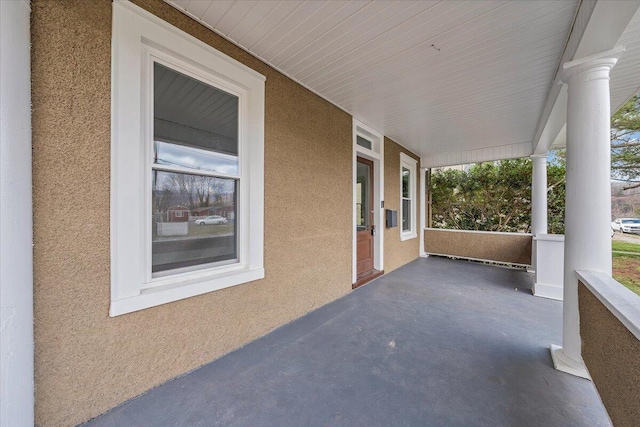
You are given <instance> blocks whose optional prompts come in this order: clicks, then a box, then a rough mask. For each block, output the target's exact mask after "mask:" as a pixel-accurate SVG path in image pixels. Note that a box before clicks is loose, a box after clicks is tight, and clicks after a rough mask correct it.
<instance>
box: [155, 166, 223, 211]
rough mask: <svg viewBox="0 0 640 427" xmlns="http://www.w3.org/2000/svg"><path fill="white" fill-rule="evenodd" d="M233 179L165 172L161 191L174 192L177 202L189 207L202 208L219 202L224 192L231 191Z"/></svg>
mask: <svg viewBox="0 0 640 427" xmlns="http://www.w3.org/2000/svg"><path fill="white" fill-rule="evenodd" d="M233 184H234V182H233V180H230V179H222V178H215V177H211V176H203V175H189V174H180V173H170V174H167V179H166V181H165V183H164V185H162V192H163V193H164V192H165V191H169V192H170V193H173V194H176V195H178V197H179V200H176V201H175V202H174V203H179V204H181V205H184V206H186V207H187V208H189V209H197V208H204V207H208V206H212V205H213V204H216V203H220V201H221V200H222V194H223V193H224V192H229V191H233Z"/></svg>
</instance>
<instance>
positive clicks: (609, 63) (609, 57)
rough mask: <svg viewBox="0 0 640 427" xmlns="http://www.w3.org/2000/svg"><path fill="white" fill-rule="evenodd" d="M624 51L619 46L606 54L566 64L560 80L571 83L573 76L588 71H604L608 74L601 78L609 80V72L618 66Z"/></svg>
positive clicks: (601, 53) (597, 54)
mask: <svg viewBox="0 0 640 427" xmlns="http://www.w3.org/2000/svg"><path fill="white" fill-rule="evenodd" d="M624 51H625V48H624V46H617V47H615V48H613V49H610V50H607V51H604V52H600V53H596V54H594V55H589V56H585V57H584V58H580V59H576V60H573V61H569V62H565V63H564V64H563V65H562V70H561V71H560V78H561V79H562V81H563V82H565V83H569V80H570V79H571V78H572V77H573V76H575V75H577V74H581V73H584V72H587V71H604V72H605V73H606V74H603V75H602V76H601V78H608V77H609V71H611V69H612V68H613V67H614V66H615V65H616V63H617V62H618V59H619V58H620V56H622V54H623V53H624Z"/></svg>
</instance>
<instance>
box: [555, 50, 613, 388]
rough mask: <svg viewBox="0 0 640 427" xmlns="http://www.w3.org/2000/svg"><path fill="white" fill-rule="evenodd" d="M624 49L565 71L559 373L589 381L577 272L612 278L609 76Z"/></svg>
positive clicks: (579, 62)
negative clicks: (565, 104)
mask: <svg viewBox="0 0 640 427" xmlns="http://www.w3.org/2000/svg"><path fill="white" fill-rule="evenodd" d="M623 51H624V48H617V49H613V50H610V51H607V52H603V53H600V54H596V55H591V56H588V57H585V58H583V59H580V60H576V61H571V62H568V63H566V64H564V66H563V70H562V75H561V77H562V80H563V81H564V82H565V83H567V84H568V105H567V184H566V189H567V195H566V207H565V209H566V211H565V251H564V295H563V325H562V347H558V346H553V345H552V346H551V355H552V357H553V361H554V365H555V367H556V369H559V370H561V371H565V372H568V373H571V374H574V375H577V376H581V377H585V378H588V377H589V376H588V373H587V371H586V368H585V366H584V362H583V361H582V355H581V341H580V323H579V322H580V317H579V316H580V315H579V312H578V278H577V276H576V270H588V271H596V272H600V273H605V274H607V275H609V276H610V275H611V229H610V221H611V175H610V169H611V142H610V140H609V138H610V136H609V130H610V123H611V111H610V110H611V106H610V101H609V72H610V71H611V69H612V68H613V66H614V65H615V64H616V62H617V60H618V57H619V56H620V55H621V54H622V52H623Z"/></svg>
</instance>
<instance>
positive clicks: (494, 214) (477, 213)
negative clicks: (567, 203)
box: [431, 158, 565, 233]
mask: <svg viewBox="0 0 640 427" xmlns="http://www.w3.org/2000/svg"><path fill="white" fill-rule="evenodd" d="M531 169H532V164H531V160H530V159H526V158H524V159H515V160H501V161H497V162H486V163H478V164H475V165H472V166H471V167H470V168H469V169H468V170H466V171H462V170H451V169H450V170H439V171H436V172H434V174H433V175H432V180H431V191H432V206H433V214H432V215H433V224H434V227H437V228H452V229H459V230H483V231H507V232H529V231H530V230H531ZM564 172H565V167H564V164H563V163H562V162H561V161H552V162H551V163H550V164H549V166H548V168H547V174H548V182H549V184H550V186H549V189H548V203H549V215H548V217H549V232H550V233H563V232H564V196H565V185H564Z"/></svg>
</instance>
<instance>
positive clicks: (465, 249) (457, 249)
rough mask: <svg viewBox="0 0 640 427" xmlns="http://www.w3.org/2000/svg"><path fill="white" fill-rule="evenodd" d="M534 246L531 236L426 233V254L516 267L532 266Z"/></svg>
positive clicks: (455, 232)
mask: <svg viewBox="0 0 640 427" xmlns="http://www.w3.org/2000/svg"><path fill="white" fill-rule="evenodd" d="M532 243H533V239H532V237H531V235H530V234H512V233H483V232H476V233H474V232H471V231H455V230H437V229H433V228H431V229H427V230H425V232H424V247H425V251H426V252H427V253H430V254H438V255H452V256H457V257H461V258H473V259H481V260H490V261H498V262H504V263H513V264H524V265H530V264H531V245H532Z"/></svg>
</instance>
